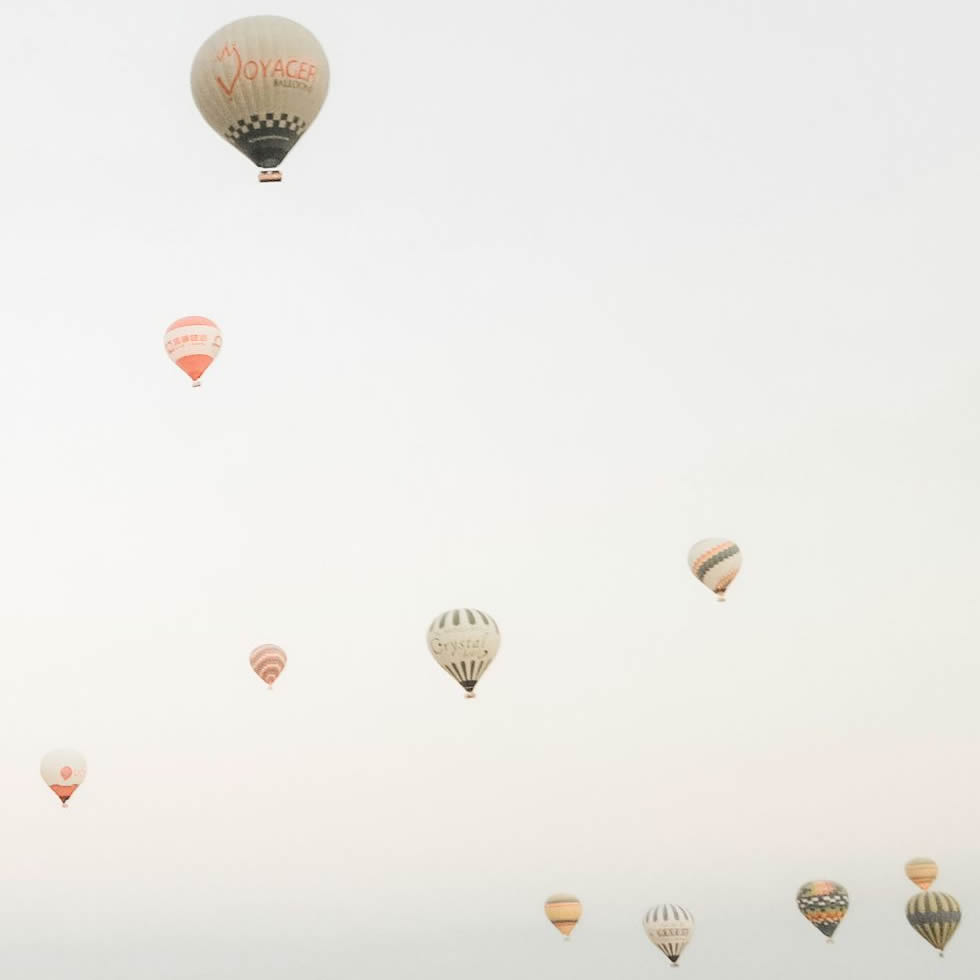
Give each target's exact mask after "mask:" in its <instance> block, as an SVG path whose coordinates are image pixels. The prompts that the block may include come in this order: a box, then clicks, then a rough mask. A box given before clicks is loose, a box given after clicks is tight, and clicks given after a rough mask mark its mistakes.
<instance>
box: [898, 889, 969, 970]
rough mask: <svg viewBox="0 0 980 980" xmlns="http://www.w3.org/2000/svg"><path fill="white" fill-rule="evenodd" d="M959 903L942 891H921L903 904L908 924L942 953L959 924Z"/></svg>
mask: <svg viewBox="0 0 980 980" xmlns="http://www.w3.org/2000/svg"><path fill="white" fill-rule="evenodd" d="M960 917H961V913H960V903H959V902H957V901H956V899H955V898H953V896H952V895H946V894H944V893H943V892H922V893H920V894H918V895H913V896H912V897H911V898H910V899H909V900H908V904H907V905H906V906H905V918H906V919H908V920H909V925H911V926H912V928H913V929H914V930H915V931H916V932H917V933H918V934H919V935H920V936H921V937H922V938H923V939H924V940H925V941H926V942H927V943H928V944H929V945H930V946H933V947H934V948H935V949H938V950H939V955H940V956H942V955H943V950H944V949H945V948H946V944H947V943H948V942H949V941H950V940H951V939H952V938H953V933H954V932H956V929H957V927H958V926H959V924H960Z"/></svg>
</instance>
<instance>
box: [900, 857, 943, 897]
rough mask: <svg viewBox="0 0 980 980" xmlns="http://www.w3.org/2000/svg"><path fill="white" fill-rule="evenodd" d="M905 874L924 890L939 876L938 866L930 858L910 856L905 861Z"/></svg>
mask: <svg viewBox="0 0 980 980" xmlns="http://www.w3.org/2000/svg"><path fill="white" fill-rule="evenodd" d="M905 875H906V877H907V878H908V879H909V881H912V882H914V883H915V884H917V885H918V886H919V887H920V888H921V889H922V890H923V891H925V890H926V889H927V888H928V887H929V886H930V885H931V884H932V883H933V882H934V881H935V880H936V878H938V877H939V867H938V865H937V864H936V862H935V861H933V859H932V858H912V859H911V860H909V861H906V862H905Z"/></svg>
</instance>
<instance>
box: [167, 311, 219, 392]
mask: <svg viewBox="0 0 980 980" xmlns="http://www.w3.org/2000/svg"><path fill="white" fill-rule="evenodd" d="M163 345H164V348H165V349H166V351H167V353H168V354H169V355H170V360H172V361H173V362H174V364H176V365H177V367H179V368H180V369H181V371H183V372H184V373H185V374H186V375H187V376H188V377H189V378H190V379H191V382H192V384H191V387H193V388H199V387H200V385H201V375H202V374H204V372H205V371H207V369H208V368H209V367H210V366H211V362H212V361H213V360H214V359H215V358H216V357H217V356H218V354H220V353H221V329H220V328H219V327H218V325H217V324H216V323H215V322H214V321H213V320H209V319H208V318H207V317H206V316H185V317H182V318H181V319H180V320H175V321H174V322H173V323H171V324H170V326H169V327H167V330H166V332H165V333H164V335H163Z"/></svg>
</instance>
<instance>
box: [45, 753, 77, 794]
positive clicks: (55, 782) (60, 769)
mask: <svg viewBox="0 0 980 980" xmlns="http://www.w3.org/2000/svg"><path fill="white" fill-rule="evenodd" d="M85 770H86V765H85V757H84V756H83V755H82V754H81V753H80V752H76V751H74V749H55V750H54V751H53V752H49V753H48V754H47V755H46V756H44V757H43V758H42V759H41V778H42V779H43V780H44V781H45V783H47V784H48V786H50V787H51V790H52V792H53V793H54V794H55V796H57V797H58V799H59V800H61V805H62V806H68V800H69V798H70V797H71V795H72V793H74V792H75V790H76V789H78V787H79V786H81V785H82V783H83V782H85Z"/></svg>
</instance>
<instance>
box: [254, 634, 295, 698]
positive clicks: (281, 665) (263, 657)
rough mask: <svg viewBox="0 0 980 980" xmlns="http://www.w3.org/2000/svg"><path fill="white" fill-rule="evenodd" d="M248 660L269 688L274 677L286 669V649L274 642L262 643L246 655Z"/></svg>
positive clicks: (273, 681)
mask: <svg viewBox="0 0 980 980" xmlns="http://www.w3.org/2000/svg"><path fill="white" fill-rule="evenodd" d="M248 662H249V663H250V664H251V665H252V670H254V671H255V673H256V674H258V675H259V677H261V678H262V680H264V681H265V682H266V684H268V685H269V688H270V690H271V688H272V685H273V684H275V682H276V679H277V678H278V677H279V675H280V674H281V673H282V672H283V671H284V670H285V669H286V651H285V650H283V649H282V648H281V647H277V646H276V645H275V644H274V643H263V644H262V646H260V647H256V648H255V649H254V650H253V651H252V652H251V653H250V654H249V655H248Z"/></svg>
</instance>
